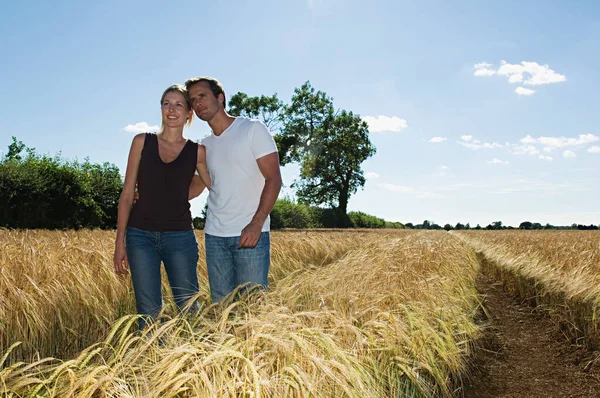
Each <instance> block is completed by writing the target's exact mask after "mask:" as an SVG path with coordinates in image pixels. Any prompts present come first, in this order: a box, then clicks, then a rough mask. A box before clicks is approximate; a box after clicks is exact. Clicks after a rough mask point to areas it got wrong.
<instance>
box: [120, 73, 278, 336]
mask: <svg viewBox="0 0 600 398" xmlns="http://www.w3.org/2000/svg"><path fill="white" fill-rule="evenodd" d="M160 105H161V112H162V127H161V131H160V132H159V133H158V134H150V133H145V134H138V135H137V136H135V137H134V139H133V142H132V144H131V149H130V152H129V159H128V161H127V170H126V173H125V183H124V186H123V191H122V193H121V197H120V200H119V210H118V221H117V240H116V243H115V253H114V259H113V260H114V266H115V272H116V273H117V274H126V273H127V271H128V269H129V271H131V279H132V282H133V289H134V292H135V299H136V307H137V311H138V313H139V314H140V315H144V317H142V318H141V319H140V321H139V326H140V329H143V328H144V327H145V326H146V323H147V320H148V319H150V320H152V319H155V318H156V317H157V316H158V314H159V313H160V311H161V309H162V293H161V279H160V264H161V262H162V263H163V264H164V266H165V270H166V272H167V276H168V279H169V284H170V285H171V291H172V292H173V296H174V299H175V303H176V304H177V306H178V308H179V309H183V308H184V307H185V306H186V304H188V301H189V300H190V299H191V298H192V297H194V296H195V295H196V294H197V293H198V276H197V273H196V268H197V264H198V243H197V242H196V237H195V235H194V230H193V226H192V216H191V212H190V204H189V199H192V198H195V197H197V196H198V195H200V194H201V193H202V191H203V190H204V188H208V189H209V194H208V211H207V217H206V225H205V228H204V237H205V247H206V266H207V269H208V280H209V285H210V295H211V299H212V300H213V302H215V303H216V302H218V301H220V300H221V299H223V298H224V297H225V296H227V295H228V294H229V293H231V292H232V291H233V290H235V288H236V287H238V286H240V285H244V284H250V285H259V286H262V287H265V288H266V287H267V275H268V272H269V265H270V236H269V213H270V212H271V210H272V209H273V206H274V204H275V201H276V200H277V196H278V195H279V191H280V189H281V174H280V170H279V157H278V153H277V147H276V145H275V141H274V140H273V137H272V136H271V134H270V132H269V130H268V129H267V127H266V126H265V125H264V124H263V123H261V122H259V121H257V120H251V119H247V118H243V117H232V116H230V115H228V114H227V112H226V111H225V107H226V99H225V91H224V90H223V87H222V86H221V84H220V83H219V82H218V81H217V80H215V79H213V78H210V77H198V78H193V79H189V80H187V81H186V82H185V85H184V86H181V85H173V86H171V87H169V88H167V89H166V90H165V92H164V93H163V95H162V97H161V100H160ZM194 113H196V116H198V118H200V119H202V120H204V121H205V122H207V123H208V125H209V126H210V127H211V129H212V134H210V135H209V136H207V137H205V138H204V139H203V140H202V143H201V144H200V145H199V144H197V143H195V142H192V141H191V140H188V139H186V138H185V137H184V136H183V128H184V126H185V125H188V126H189V125H190V124H191V122H192V120H193V117H194ZM195 171H197V172H198V175H194V174H195ZM136 184H137V186H138V192H139V200H138V201H137V202H136V204H135V206H133V207H132V204H133V201H134V195H135V188H136ZM192 306H193V308H197V307H198V304H197V303H193V304H192Z"/></svg>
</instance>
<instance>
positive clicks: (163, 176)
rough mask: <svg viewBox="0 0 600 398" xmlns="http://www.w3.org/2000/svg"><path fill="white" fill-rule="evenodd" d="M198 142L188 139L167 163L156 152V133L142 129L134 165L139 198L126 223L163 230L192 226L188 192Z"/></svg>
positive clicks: (175, 229)
mask: <svg viewBox="0 0 600 398" xmlns="http://www.w3.org/2000/svg"><path fill="white" fill-rule="evenodd" d="M197 158H198V144H197V143H195V142H192V141H191V140H188V141H187V142H186V143H185V145H184V147H183V149H182V150H181V152H180V153H179V156H177V158H175V160H173V161H172V162H170V163H165V162H163V161H162V159H161V158H160V156H159V154H158V137H157V136H156V134H151V133H146V137H145V139H144V148H143V149H142V157H141V159H140V165H139V168H138V175H137V183H138V192H139V199H138V200H137V202H136V203H135V205H133V208H132V209H131V213H130V215H129V221H128V223H127V226H128V227H133V228H138V229H143V230H146V231H155V232H166V231H185V230H188V229H193V226H192V214H191V212H190V202H189V201H188V192H189V188H190V184H191V182H192V177H193V176H194V172H195V170H196V163H197Z"/></svg>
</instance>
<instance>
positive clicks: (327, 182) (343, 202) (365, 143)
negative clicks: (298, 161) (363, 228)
mask: <svg viewBox="0 0 600 398" xmlns="http://www.w3.org/2000/svg"><path fill="white" fill-rule="evenodd" d="M312 138H313V140H314V142H313V143H311V146H310V150H309V151H308V153H306V155H305V156H304V158H303V161H302V166H301V170H300V180H298V181H295V182H294V183H293V184H292V187H295V188H298V192H297V195H298V198H299V200H300V201H302V202H305V203H309V204H315V205H319V204H327V205H330V206H332V207H335V208H337V209H338V210H339V212H340V213H341V214H346V211H347V208H348V200H349V198H350V195H352V194H354V193H355V192H356V191H357V190H358V188H360V187H363V186H364V185H365V182H366V179H365V177H364V173H363V171H362V169H361V164H362V163H363V162H364V161H365V160H367V159H368V158H369V157H371V156H373V154H374V153H375V147H374V146H373V145H372V144H371V140H370V139H369V128H368V126H367V123H366V122H364V121H363V120H362V119H361V118H360V116H358V115H355V114H353V113H352V112H347V111H344V110H343V111H341V112H340V113H339V114H338V115H335V116H334V118H333V120H332V122H331V123H330V124H329V129H327V130H324V129H318V130H317V131H316V132H315V133H313V136H312Z"/></svg>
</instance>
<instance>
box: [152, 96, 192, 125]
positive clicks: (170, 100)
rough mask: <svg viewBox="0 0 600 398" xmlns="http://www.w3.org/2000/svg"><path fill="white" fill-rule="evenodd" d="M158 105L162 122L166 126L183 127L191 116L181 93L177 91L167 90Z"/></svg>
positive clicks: (190, 111)
mask: <svg viewBox="0 0 600 398" xmlns="http://www.w3.org/2000/svg"><path fill="white" fill-rule="evenodd" d="M160 107H161V111H162V121H163V124H164V125H165V126H168V127H179V126H181V127H183V126H184V125H185V123H186V122H187V121H188V119H190V118H192V117H193V113H192V110H191V109H190V108H188V105H187V102H186V101H185V98H184V96H183V94H181V93H179V92H177V91H169V92H168V93H167V94H165V97H164V98H163V101H162V104H160Z"/></svg>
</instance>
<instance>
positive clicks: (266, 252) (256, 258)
mask: <svg viewBox="0 0 600 398" xmlns="http://www.w3.org/2000/svg"><path fill="white" fill-rule="evenodd" d="M204 242H205V246H206V267H207V270H208V283H209V285H210V297H211V299H212V301H213V302H214V303H216V302H218V301H221V299H222V298H223V297H225V296H227V295H228V294H229V293H231V292H232V291H234V290H235V289H236V288H237V287H238V286H240V285H245V286H246V287H250V286H255V285H258V286H259V287H261V288H263V289H265V288H267V284H268V274H269V266H270V264H271V237H270V234H269V232H263V233H261V234H260V238H259V239H258V243H257V244H256V246H255V247H252V248H248V247H245V248H238V244H239V242H240V237H239V236H231V237H220V236H214V235H209V234H204Z"/></svg>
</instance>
